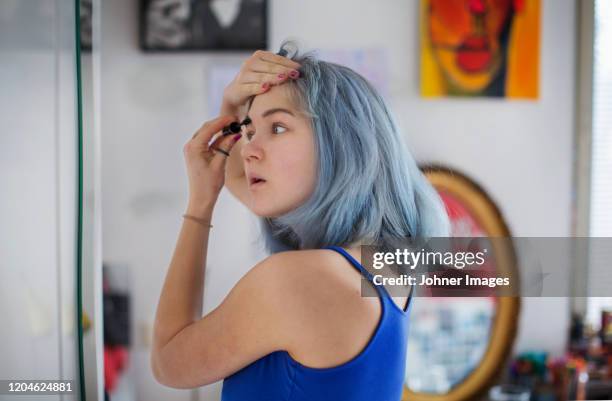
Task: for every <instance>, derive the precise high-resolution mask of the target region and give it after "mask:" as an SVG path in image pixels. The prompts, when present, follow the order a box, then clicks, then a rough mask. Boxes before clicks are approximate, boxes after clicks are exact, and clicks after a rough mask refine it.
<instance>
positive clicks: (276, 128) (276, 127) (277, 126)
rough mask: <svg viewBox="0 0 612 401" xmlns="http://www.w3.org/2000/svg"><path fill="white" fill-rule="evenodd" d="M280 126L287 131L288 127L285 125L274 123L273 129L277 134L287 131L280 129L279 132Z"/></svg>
mask: <svg viewBox="0 0 612 401" xmlns="http://www.w3.org/2000/svg"><path fill="white" fill-rule="evenodd" d="M278 128H280V129H281V130H285V131H286V130H287V128H285V127H283V126H282V125H278V124H274V125H273V126H272V131H274V133H275V134H282V133H283V132H285V131H280V132H279V131H278Z"/></svg>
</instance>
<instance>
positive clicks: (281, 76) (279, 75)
mask: <svg viewBox="0 0 612 401" xmlns="http://www.w3.org/2000/svg"><path fill="white" fill-rule="evenodd" d="M285 77H286V75H285V74H282V73H281V74H278V79H285Z"/></svg>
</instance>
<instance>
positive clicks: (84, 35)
mask: <svg viewBox="0 0 612 401" xmlns="http://www.w3.org/2000/svg"><path fill="white" fill-rule="evenodd" d="M92 18H93V5H92V3H91V0H80V1H79V32H80V40H81V50H82V51H84V52H91V46H92V39H93V32H92Z"/></svg>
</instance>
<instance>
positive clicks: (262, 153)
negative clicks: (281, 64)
mask: <svg viewBox="0 0 612 401" xmlns="http://www.w3.org/2000/svg"><path fill="white" fill-rule="evenodd" d="M248 116H249V118H250V119H251V121H252V123H251V124H250V125H249V126H247V127H246V128H245V137H246V138H245V139H246V142H245V143H244V144H243V146H242V150H241V157H242V160H243V162H244V171H245V174H246V177H247V185H248V192H249V195H250V200H249V205H248V206H249V208H250V209H251V210H252V211H253V213H255V214H256V215H258V216H260V217H278V216H281V215H283V214H285V213H287V212H289V211H291V210H293V209H295V208H297V207H298V206H300V205H301V204H302V203H304V202H305V201H306V200H307V199H308V198H309V197H310V195H311V194H312V192H313V191H314V188H315V181H316V156H315V142H314V135H313V132H312V128H311V125H310V122H309V121H308V119H307V118H306V117H305V116H303V115H301V114H300V113H299V111H298V109H297V108H296V107H295V105H294V104H293V102H292V101H291V100H290V94H289V90H288V88H287V85H279V86H273V87H272V88H271V89H270V90H268V91H267V92H266V93H263V94H261V95H257V96H256V97H255V98H254V100H253V103H252V104H251V108H250V110H249V112H248ZM256 178H259V179H263V181H257V180H256Z"/></svg>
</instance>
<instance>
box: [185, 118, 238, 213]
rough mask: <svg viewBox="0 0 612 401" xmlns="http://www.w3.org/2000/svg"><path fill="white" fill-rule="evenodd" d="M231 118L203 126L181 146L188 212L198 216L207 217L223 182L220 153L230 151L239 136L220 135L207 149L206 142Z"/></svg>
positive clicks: (223, 175)
mask: <svg viewBox="0 0 612 401" xmlns="http://www.w3.org/2000/svg"><path fill="white" fill-rule="evenodd" d="M234 121H238V118H237V117H234V116H222V117H218V118H216V119H214V120H210V121H207V122H205V123H204V125H202V127H200V129H199V130H198V131H197V132H196V133H195V134H194V135H193V137H192V138H191V140H190V141H189V142H187V143H186V144H185V146H184V147H183V155H184V157H185V164H186V166H187V175H188V176H189V205H188V208H187V213H188V214H192V215H195V216H197V217H210V215H211V214H212V210H213V208H214V205H215V203H216V202H217V197H218V196H219V192H221V188H223V184H224V183H225V163H226V160H227V156H226V155H225V154H223V153H222V152H220V151H217V150H214V149H221V150H224V151H226V152H228V153H229V152H231V150H232V148H233V147H234V144H235V143H236V141H237V140H238V139H240V136H241V134H235V135H226V136H225V137H223V136H222V135H219V137H218V138H216V139H215V141H214V142H213V143H212V144H211V145H210V146H209V145H208V142H210V140H211V139H212V137H213V136H214V135H215V134H216V133H218V132H220V131H221V130H222V129H223V127H225V126H226V125H228V124H230V123H231V122H234Z"/></svg>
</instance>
